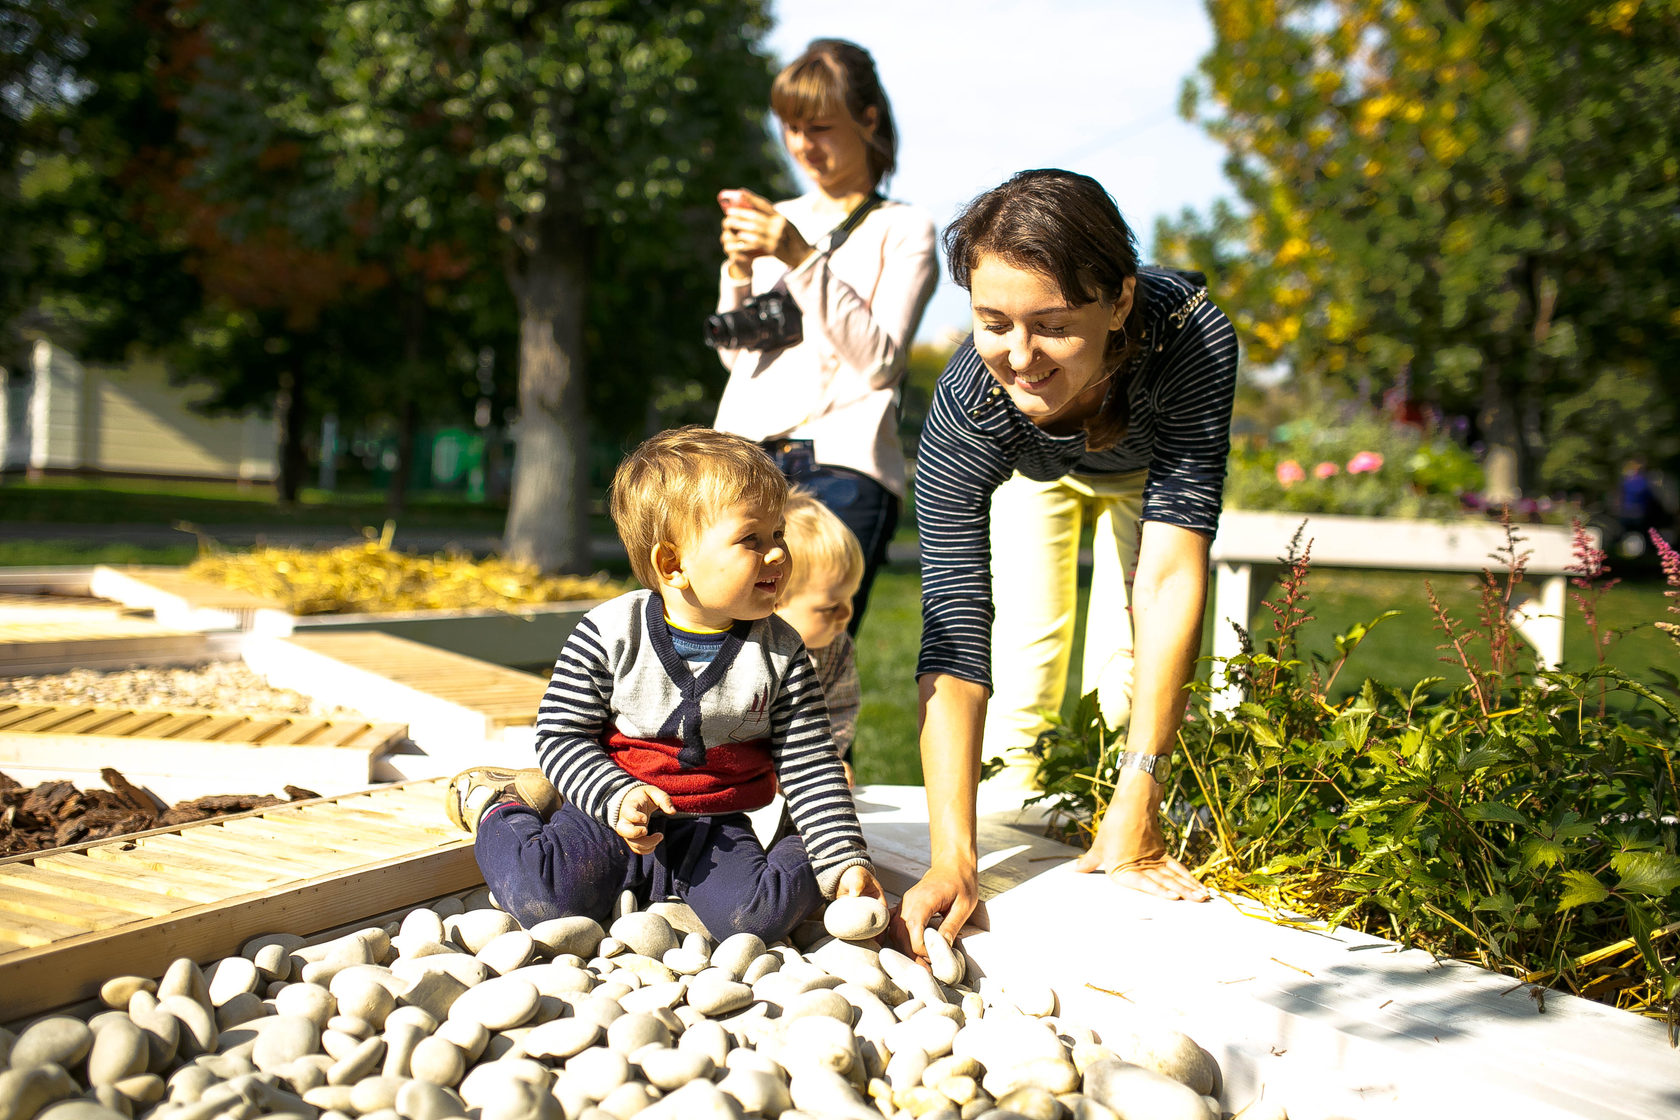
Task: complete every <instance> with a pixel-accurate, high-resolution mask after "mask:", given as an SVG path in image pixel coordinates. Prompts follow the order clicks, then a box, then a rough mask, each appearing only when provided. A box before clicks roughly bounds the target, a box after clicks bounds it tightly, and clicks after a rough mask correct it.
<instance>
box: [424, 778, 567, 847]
mask: <svg viewBox="0 0 1680 1120" xmlns="http://www.w3.org/2000/svg"><path fill="white" fill-rule="evenodd" d="M503 797H511V798H513V799H515V800H516V801H519V802H521V803H522V804H524V805H526V806H527V807H529V808H531V809H533V810H535V812H536V814H537V815H538V816H539V817H541V818H542V819H543V820H547V819H548V818H549V817H550V816H552V815H553V813H554V811H555V810H556V809H558V808H560V791H559V790H557V789H555V788H554V786H553V784H552V783H551V782H550V781H549V780H548V776H547V775H546V774H544V773H543V772H542V771H541V770H539V769H538V768H536V767H535V766H528V767H526V768H525V769H523V770H509V769H507V768H506V767H502V766H473V767H470V768H468V769H466V770H463V771H461V772H460V773H459V774H457V775H455V776H454V777H453V778H451V779H449V788H448V789H447V790H445V791H444V795H443V811H444V813H445V815H447V816H448V817H449V821H450V823H451V824H453V825H454V826H455V827H456V828H459V829H460V830H462V831H463V832H471V833H474V834H476V833H477V832H478V819H479V818H480V817H482V816H483V815H484V811H485V810H486V809H488V808H490V806H492V805H494V804H495V803H496V802H497V801H500V800H501V799H502V798H503Z"/></svg>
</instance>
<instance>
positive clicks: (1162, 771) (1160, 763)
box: [1114, 751, 1172, 786]
mask: <svg viewBox="0 0 1680 1120" xmlns="http://www.w3.org/2000/svg"><path fill="white" fill-rule="evenodd" d="M1114 761H1115V763H1116V764H1117V765H1118V766H1119V767H1120V768H1121V769H1122V770H1142V771H1143V772H1144V773H1145V774H1148V775H1149V776H1150V777H1151V778H1154V779H1155V780H1156V781H1157V782H1159V783H1160V784H1161V785H1163V786H1164V785H1166V784H1167V772H1168V771H1169V770H1171V769H1172V758H1171V756H1169V755H1164V754H1144V753H1143V752H1142V751H1121V752H1120V753H1119V754H1117V755H1115V756H1114Z"/></svg>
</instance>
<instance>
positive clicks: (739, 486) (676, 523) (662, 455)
mask: <svg viewBox="0 0 1680 1120" xmlns="http://www.w3.org/2000/svg"><path fill="white" fill-rule="evenodd" d="M786 501H787V479H785V478H783V477H782V472H781V471H779V470H777V469H776V464H775V463H773V462H771V460H770V456H769V455H767V454H765V452H764V449H763V448H762V447H760V446H758V444H756V443H753V442H752V441H751V440H746V439H742V438H741V437H740V436H732V435H729V434H728V433H726V432H720V431H716V430H714V429H712V428H702V427H700V426H698V425H692V424H691V425H689V426H688V427H684V428H674V429H672V430H670V431H667V432H660V433H659V434H658V435H656V436H652V437H649V438H648V439H646V440H644V441H642V444H641V446H639V447H637V448H636V450H634V451H632V452H630V454H629V455H628V456H626V457H625V460H624V462H622V463H620V464H619V465H618V470H617V471H616V472H614V474H613V480H612V490H611V493H610V496H609V499H608V508H609V510H610V512H611V513H612V519H613V524H614V525H615V526H617V528H618V538H619V540H621V541H623V542H624V548H625V551H627V552H628V553H629V554H630V570H631V571H632V572H634V573H635V574H636V578H637V579H638V580H640V581H641V582H642V585H643V586H644V587H649V588H658V586H659V573H658V571H656V570H655V569H654V566H653V550H654V547H655V546H656V545H660V544H671V545H674V546H676V547H678V548H681V547H683V546H684V545H687V544H689V543H690V542H692V541H693V540H694V538H695V537H696V536H697V535H699V534H700V533H701V532H702V531H704V530H705V528H706V527H707V526H708V525H710V524H711V523H712V522H713V521H715V520H716V519H717V518H718V517H719V516H721V515H722V513H723V512H724V511H725V510H727V509H728V508H729V507H730V506H733V505H736V504H738V503H741V502H752V503H755V504H758V505H763V506H766V507H770V508H774V509H780V508H781V507H782V504H783V503H784V502H786Z"/></svg>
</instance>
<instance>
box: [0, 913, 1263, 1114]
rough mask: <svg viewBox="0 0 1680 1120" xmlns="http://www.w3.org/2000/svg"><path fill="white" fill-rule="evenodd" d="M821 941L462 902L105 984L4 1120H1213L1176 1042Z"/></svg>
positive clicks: (933, 954)
mask: <svg viewBox="0 0 1680 1120" xmlns="http://www.w3.org/2000/svg"><path fill="white" fill-rule="evenodd" d="M825 924H826V930H825V928H824V925H820V924H817V923H814V922H811V923H806V925H805V926H802V927H801V928H800V930H798V931H796V932H795V936H794V938H793V941H794V944H795V945H798V946H800V948H795V947H794V946H793V945H786V944H782V945H771V946H767V945H765V944H764V942H763V941H761V940H760V939H759V938H757V937H755V936H753V935H751V934H737V935H735V936H733V937H729V938H727V939H725V940H724V941H723V942H722V943H721V944H714V943H713V942H712V940H711V939H710V938H708V937H707V935H706V933H705V930H704V928H703V927H702V925H701V924H700V922H699V921H698V919H697V918H696V917H695V915H694V913H693V911H692V910H690V909H689V908H688V907H686V906H683V905H681V904H677V903H658V904H655V905H653V906H650V907H648V908H647V910H646V911H643V912H636V911H635V910H634V908H633V903H632V902H630V901H629V900H628V896H627V897H626V900H625V901H623V902H621V904H620V913H619V916H618V917H617V918H616V919H615V920H614V921H613V923H612V926H611V929H610V930H603V929H602V927H601V926H600V924H598V923H597V922H595V921H593V920H591V919H588V918H556V919H554V920H552V921H548V922H544V923H542V924H541V925H539V926H537V927H535V928H534V929H531V930H529V931H526V930H522V929H520V928H519V926H518V924H517V923H516V922H515V921H514V919H513V918H511V917H510V916H509V915H507V914H506V913H504V912H503V911H501V910H499V909H496V908H494V907H493V906H492V905H491V904H490V900H489V898H488V896H487V895H486V894H485V893H484V892H482V891H480V892H475V893H474V894H472V895H468V896H467V897H466V898H465V899H464V900H463V899H458V898H447V899H444V900H442V901H441V902H439V903H437V904H435V905H433V906H431V907H426V908H420V909H416V910H414V911H412V912H410V913H409V914H408V915H407V916H406V917H404V918H403V920H402V921H401V923H400V925H399V924H397V923H392V924H391V925H389V926H386V927H373V928H369V929H364V930H360V931H358V932H355V933H351V934H348V935H345V936H342V937H338V938H336V939H334V940H331V941H327V942H324V943H320V944H306V943H305V941H304V939H303V938H301V937H296V936H293V935H290V934H271V935H267V936H263V937H258V938H256V939H254V940H252V941H251V942H249V943H248V944H247V945H246V946H245V947H244V949H243V951H242V952H241V954H240V955H239V956H233V957H227V958H225V959H222V960H219V961H216V962H215V963H214V964H212V965H211V966H210V967H209V968H208V969H202V970H201V969H200V968H199V966H198V965H196V964H194V963H193V962H192V961H190V960H185V959H182V960H178V961H176V962H175V963H174V964H173V965H171V966H170V968H169V970H168V971H167V972H166V973H165V974H164V976H163V977H162V979H161V980H156V981H154V980H152V979H149V978H142V977H137V976H126V977H118V978H115V979H112V980H110V981H108V982H107V983H106V984H105V985H104V986H103V989H102V990H101V992H100V996H101V1000H102V1002H103V1003H104V1004H105V1005H106V1007H108V1008H109V1010H105V1011H101V1012H98V1013H95V1014H93V1015H92V1016H91V1017H89V1018H86V1019H84V1018H83V1017H80V1016H77V1015H71V1014H58V1015H52V1016H48V1017H46V1018H42V1019H39V1020H36V1021H34V1022H33V1023H30V1024H28V1025H27V1026H25V1027H24V1028H23V1029H22V1030H21V1031H19V1032H18V1033H16V1034H14V1033H13V1032H11V1031H6V1030H3V1029H0V1069H3V1070H4V1072H0V1120H127V1118H130V1117H144V1118H147V1120H213V1118H215V1120H220V1118H231V1120H246V1118H249V1117H256V1116H296V1117H303V1118H309V1120H315V1118H319V1120H341V1118H344V1120H348V1118H350V1117H358V1116H359V1117H363V1118H365V1120H399V1118H400V1120H441V1118H444V1117H456V1116H462V1117H473V1118H478V1120H525V1118H537V1120H628V1118H629V1117H632V1116H637V1117H645V1118H646V1120H711V1118H717V1120H725V1118H729V1120H741V1118H744V1117H749V1116H751V1117H783V1118H801V1117H837V1118H842V1120H878V1118H879V1117H881V1116H883V1115H884V1116H891V1117H899V1116H904V1117H914V1118H916V1120H976V1118H980V1117H983V1118H985V1120H1008V1118H1013V1117H1026V1118H1030V1120H1112V1118H1115V1117H1119V1118H1122V1120H1215V1118H1217V1117H1219V1116H1220V1115H1221V1109H1220V1102H1219V1100H1218V1095H1219V1093H1220V1089H1221V1086H1220V1072H1219V1068H1218V1066H1217V1064H1216V1063H1215V1062H1214V1060H1213V1058H1212V1057H1211V1056H1210V1055H1209V1054H1208V1053H1207V1052H1206V1051H1204V1050H1202V1049H1201V1048H1200V1047H1199V1046H1197V1045H1196V1043H1195V1042H1193V1041H1192V1040H1190V1039H1189V1038H1187V1037H1186V1036H1184V1035H1182V1034H1179V1033H1177V1032H1175V1031H1170V1030H1160V1031H1157V1032H1152V1033H1150V1034H1148V1035H1134V1036H1131V1037H1127V1038H1124V1039H1109V1040H1107V1041H1106V1044H1105V1043H1103V1042H1099V1041H1098V1039H1097V1038H1096V1036H1095V1035H1094V1033H1093V1032H1092V1031H1090V1030H1088V1029H1085V1028H1082V1027H1080V1026H1076V1025H1074V1024H1071V1023H1067V1022H1063V1021H1061V1020H1059V1019H1057V1017H1056V1014H1055V1012H1056V998H1055V994H1054V993H1053V992H1052V991H1050V990H1049V989H1048V988H1044V987H1037V988H1034V987H1031V986H1020V985H1016V986H1012V987H1009V988H1007V989H999V988H998V987H997V986H996V985H993V984H991V983H990V981H989V980H986V979H981V980H980V981H979V983H978V984H977V985H976V986H975V987H972V988H971V987H969V986H965V983H964V981H965V975H964V973H965V971H966V969H967V962H966V960H965V959H964V957H963V954H962V952H961V950H960V949H956V948H953V947H952V946H950V945H948V944H946V943H945V941H944V940H943V939H941V938H940V937H939V935H938V934H937V933H936V932H934V931H929V934H928V949H929V953H930V958H931V961H932V963H933V972H931V973H930V972H929V971H928V970H927V969H924V968H922V967H921V966H919V965H917V964H916V963H915V962H914V961H912V960H911V959H910V958H909V957H907V956H905V955H903V954H901V953H898V952H896V951H894V950H893V949H890V948H882V947H881V946H880V944H879V942H878V941H877V940H876V937H877V936H878V935H879V934H880V933H881V932H882V930H883V929H884V927H885V924H886V911H885V908H884V907H881V906H880V904H879V903H877V902H875V901H874V900H870V899H844V900H839V901H837V902H835V903H834V904H831V906H830V907H829V910H828V912H827V915H826V921H825ZM836 934H838V935H840V936H835V935H836ZM801 949H803V951H801ZM1240 1115H1241V1116H1242V1117H1243V1120H1255V1118H1260V1117H1264V1118H1266V1120H1278V1118H1281V1117H1282V1116H1283V1113H1282V1111H1281V1110H1279V1109H1276V1108H1275V1107H1274V1106H1271V1105H1255V1106H1251V1107H1249V1108H1248V1109H1246V1110H1245V1111H1244V1112H1243V1113H1241V1114H1240Z"/></svg>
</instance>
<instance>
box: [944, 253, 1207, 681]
mask: <svg viewBox="0 0 1680 1120" xmlns="http://www.w3.org/2000/svg"><path fill="white" fill-rule="evenodd" d="M1137 286H1138V291H1139V294H1140V296H1141V298H1142V300H1143V318H1144V323H1145V325H1144V328H1143V334H1142V336H1141V339H1140V341H1142V343H1143V344H1144V347H1145V349H1144V351H1143V356H1142V358H1141V360H1140V362H1139V364H1137V365H1135V366H1134V367H1133V368H1132V371H1131V373H1130V376H1129V379H1128V381H1127V382H1126V397H1127V401H1128V403H1129V404H1130V406H1131V417H1130V426H1129V427H1128V428H1127V431H1126V435H1125V437H1124V438H1123V439H1121V441H1120V442H1119V443H1117V444H1116V445H1115V446H1113V447H1111V448H1108V449H1107V450H1104V451H1087V450H1086V448H1085V433H1084V432H1083V431H1080V432H1075V433H1074V434H1072V435H1066V436H1055V435H1050V434H1048V433H1046V432H1044V431H1041V430H1040V429H1039V428H1037V427H1035V426H1034V425H1033V423H1032V421H1031V420H1029V419H1028V418H1027V417H1026V416H1025V415H1024V414H1023V413H1022V412H1021V410H1020V409H1019V408H1017V407H1016V406H1015V403H1014V402H1013V401H1011V400H1010V399H1009V395H1008V394H1007V393H1005V392H1004V391H1003V389H1002V387H1000V386H999V385H998V383H997V381H996V380H995V379H994V378H993V377H992V375H991V373H990V372H989V371H987V369H986V366H985V364H984V363H983V362H981V360H980V356H979V354H977V353H976V352H975V349H974V342H973V339H970V340H969V341H968V342H965V343H964V344H963V345H962V346H961V347H960V348H959V349H958V350H957V352H956V354H954V355H953V356H952V358H951V361H950V364H949V365H947V366H946V367H945V372H944V373H942V374H940V377H939V384H938V386H937V388H936V389H935V390H934V395H933V405H932V407H931V408H930V409H929V411H928V416H927V421H926V423H925V424H924V425H923V428H922V439H921V444H920V447H919V449H918V450H917V453H916V481H915V501H916V524H917V528H918V531H919V533H920V535H921V553H922V653H921V658H920V659H919V660H918V662H917V665H916V674H917V675H918V676H920V675H922V674H924V673H949V674H950V675H952V676H955V677H960V678H962V679H963V680H968V681H974V682H976V683H977V684H983V685H985V686H986V687H987V688H990V687H991V683H992V676H991V647H992V574H991V541H990V537H989V532H988V530H989V528H990V522H991V500H992V492H993V491H995V490H996V489H997V488H998V487H999V486H1001V485H1002V484H1003V483H1004V481H1005V480H1006V479H1008V478H1009V476H1010V475H1011V474H1012V473H1014V472H1016V471H1019V472H1020V473H1021V474H1023V475H1025V476H1027V477H1028V478H1031V479H1035V480H1037V481H1039V482H1050V481H1053V480H1055V479H1058V478H1061V477H1062V476H1063V475H1066V474H1082V475H1112V474H1125V473H1129V472H1132V471H1138V470H1145V469H1147V470H1148V472H1149V477H1148V481H1147V482H1146V483H1145V485H1144V491H1143V517H1142V519H1143V520H1144V521H1162V522H1166V523H1167V524H1169V525H1180V526H1183V527H1184V528H1186V529H1193V530H1195V531H1196V532H1198V533H1205V534H1207V535H1208V536H1210V537H1211V536H1212V535H1213V534H1214V531H1215V530H1216V529H1217V528H1218V526H1219V510H1220V504H1221V500H1222V495H1223V491H1224V488H1225V460H1226V456H1227V455H1228V454H1229V452H1230V447H1231V402H1232V399H1233V397H1234V395H1235V393H1236V384H1237V336H1236V332H1235V331H1233V330H1232V328H1231V322H1230V320H1229V319H1227V318H1226V317H1225V313H1224V312H1223V311H1220V310H1219V308H1217V307H1215V306H1214V305H1213V304H1212V303H1211V302H1209V301H1208V299H1207V294H1206V289H1204V288H1202V287H1200V286H1199V285H1198V284H1196V283H1193V282H1192V281H1191V280H1189V279H1187V278H1186V277H1184V276H1181V275H1180V274H1179V273H1176V272H1173V271H1170V270H1167V269H1157V268H1145V269H1140V270H1139V272H1138V279H1137Z"/></svg>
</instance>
